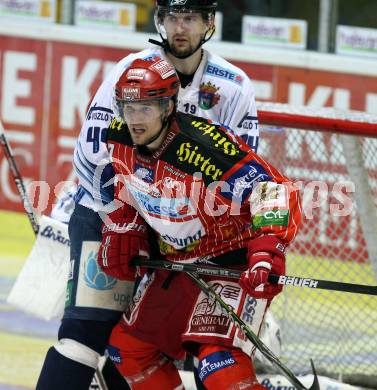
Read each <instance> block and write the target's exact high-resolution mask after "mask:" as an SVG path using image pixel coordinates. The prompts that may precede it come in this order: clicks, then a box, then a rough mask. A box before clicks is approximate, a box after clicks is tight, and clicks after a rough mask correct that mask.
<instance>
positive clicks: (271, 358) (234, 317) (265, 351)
mask: <svg viewBox="0 0 377 390" xmlns="http://www.w3.org/2000/svg"><path fill="white" fill-rule="evenodd" d="M146 262H147V260H142V259H139V258H138V259H135V260H134V261H133V264H134V265H139V266H146ZM157 262H160V263H161V261H159V260H157V261H153V260H149V261H148V263H151V264H152V265H151V266H149V267H151V268H161V267H159V266H157V267H154V266H153V264H154V263H157ZM163 263H169V262H167V261H163ZM162 268H163V269H165V270H169V268H167V267H162ZM207 268H208V267H207ZM170 270H172V271H173V270H174V271H180V272H185V273H186V274H187V275H188V276H189V277H190V278H191V279H192V280H193V281H194V283H195V284H197V285H198V286H199V288H200V289H201V290H202V291H203V292H204V293H205V294H206V295H208V296H209V297H210V298H212V299H214V300H215V301H216V302H217V303H218V304H219V305H220V306H221V307H222V308H223V309H224V310H225V311H226V312H227V314H228V316H229V317H230V318H231V320H232V321H233V322H234V324H235V325H236V326H238V327H240V328H241V330H242V331H243V332H244V334H245V335H246V337H247V338H248V339H249V340H250V341H251V342H252V343H253V344H254V345H255V346H256V348H258V349H259V351H260V352H261V353H262V354H263V355H264V356H265V357H266V358H267V359H268V360H269V361H270V362H271V363H272V364H273V365H274V366H276V367H277V368H278V369H279V370H280V371H281V372H282V374H283V375H284V376H285V377H286V378H287V379H288V380H289V381H290V382H291V384H292V385H293V386H295V388H296V389H298V390H320V387H319V382H318V378H317V374H316V372H315V368H314V364H313V361H311V366H312V370H313V375H314V382H313V384H312V386H311V387H310V388H306V387H305V386H304V385H303V384H302V383H301V382H300V381H299V380H298V378H297V377H296V376H295V375H294V374H293V372H292V371H291V370H290V369H289V368H288V367H286V366H285V365H284V364H283V363H282V362H281V361H280V360H279V358H278V357H277V356H275V354H274V353H273V352H272V351H271V350H270V349H269V348H268V347H267V346H266V345H265V344H264V343H263V342H262V340H261V339H260V338H259V337H258V336H257V335H256V334H255V333H254V332H253V331H252V330H251V329H250V328H249V326H248V325H247V324H246V323H245V322H244V321H243V320H242V319H241V318H240V317H239V316H238V315H237V314H236V313H235V312H234V311H233V309H232V307H231V306H229V305H227V304H226V303H225V302H224V301H223V300H222V298H221V297H220V296H219V295H218V294H217V293H216V292H215V291H214V290H213V289H212V288H211V287H210V286H209V285H208V284H207V283H206V282H205V281H204V280H203V279H201V278H199V276H198V273H196V272H189V271H188V270H187V269H186V270H185V269H183V267H182V268H179V269H177V267H175V268H174V269H172V268H171V269H170ZM226 271H227V270H226ZM212 275H213V274H212ZM222 276H225V275H222Z"/></svg>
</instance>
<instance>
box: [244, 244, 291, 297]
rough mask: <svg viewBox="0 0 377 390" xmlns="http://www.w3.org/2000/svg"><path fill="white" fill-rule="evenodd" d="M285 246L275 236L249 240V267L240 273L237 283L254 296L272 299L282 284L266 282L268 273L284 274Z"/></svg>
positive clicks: (280, 289) (281, 287) (279, 290)
mask: <svg viewBox="0 0 377 390" xmlns="http://www.w3.org/2000/svg"><path fill="white" fill-rule="evenodd" d="M284 250H285V246H284V244H283V243H282V242H281V241H280V240H279V239H278V238H276V237H275V236H262V237H258V238H255V239H254V240H251V241H250V243H249V247H248V261H249V268H248V269H247V270H246V271H245V272H243V273H242V275H241V278H240V281H239V284H240V286H241V287H242V288H243V289H245V290H246V291H247V293H248V294H250V295H252V296H253V297H255V298H265V299H272V298H273V297H274V296H275V295H277V294H279V293H280V292H281V291H282V289H283V286H281V285H277V284H270V283H268V281H267V280H268V275H269V274H270V272H271V273H273V274H276V275H285V256H284Z"/></svg>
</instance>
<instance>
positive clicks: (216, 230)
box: [107, 113, 301, 262]
mask: <svg viewBox="0 0 377 390" xmlns="http://www.w3.org/2000/svg"><path fill="white" fill-rule="evenodd" d="M107 143H108V148H109V150H110V154H111V156H112V164H113V166H114V169H115V172H116V174H117V180H118V185H117V186H116V188H117V191H118V194H117V195H118V198H120V199H128V202H130V200H131V203H132V205H133V207H135V208H136V209H137V210H138V211H139V212H140V214H141V215H142V216H143V218H144V219H145V220H146V221H147V223H148V224H149V225H150V226H151V227H152V228H153V230H154V231H155V232H156V233H157V236H158V238H159V247H160V251H161V253H162V254H164V255H166V257H167V258H168V259H169V260H171V261H189V262H192V261H196V260H198V259H210V258H212V257H215V256H219V255H221V254H224V253H227V252H231V251H235V250H238V249H242V248H245V247H247V242H248V240H251V239H253V238H254V237H257V236H260V235H265V234H272V235H275V236H277V237H278V238H279V239H280V240H281V241H282V242H283V243H284V244H286V245H287V244H289V242H290V241H291V240H292V239H293V238H294V236H295V234H296V232H297V229H298V226H299V223H300V219H301V208H300V200H299V191H298V189H297V188H295V187H294V186H293V184H292V183H291V182H290V181H289V180H288V179H287V178H286V177H285V176H283V175H282V174H281V173H280V172H279V171H278V170H277V169H275V168H274V167H273V166H271V165H270V164H268V163H267V162H266V161H264V160H263V159H262V158H261V157H259V156H258V155H256V154H255V153H254V152H253V151H252V150H251V148H250V147H249V146H248V145H247V144H246V143H244V142H243V141H242V140H241V139H240V138H236V137H234V136H233V135H232V134H231V133H230V132H229V131H227V130H226V129H224V128H223V127H221V126H220V125H216V124H213V123H211V122H210V121H208V120H206V119H203V118H200V117H196V116H192V115H187V114H181V113H178V114H177V115H176V116H175V117H174V119H173V120H172V123H171V124H170V128H169V131H168V134H167V136H166V138H165V141H164V142H163V144H162V145H161V147H160V148H159V149H158V150H156V151H154V152H149V151H148V150H147V149H146V148H145V147H136V146H134V145H133V144H132V141H131V138H130V135H129V133H128V130H127V127H126V125H125V124H122V123H119V122H113V123H112V124H111V126H110V128H109V129H108V133H107Z"/></svg>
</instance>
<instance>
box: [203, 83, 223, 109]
mask: <svg viewBox="0 0 377 390" xmlns="http://www.w3.org/2000/svg"><path fill="white" fill-rule="evenodd" d="M219 89H220V87H216V85H215V84H212V83H211V82H210V81H209V82H208V83H201V84H200V88H199V107H200V108H202V109H203V110H209V109H210V108H212V107H213V106H215V105H216V104H217V103H218V102H219V101H220V95H219V94H218V93H217V91H218V90H219Z"/></svg>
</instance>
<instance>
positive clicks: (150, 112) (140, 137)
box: [123, 101, 162, 146]
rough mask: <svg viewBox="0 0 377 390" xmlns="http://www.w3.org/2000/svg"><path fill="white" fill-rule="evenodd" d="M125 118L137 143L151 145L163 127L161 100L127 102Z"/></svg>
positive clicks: (124, 109)
mask: <svg viewBox="0 0 377 390" xmlns="http://www.w3.org/2000/svg"><path fill="white" fill-rule="evenodd" d="M123 113H124V118H125V120H126V123H127V126H128V129H129V131H130V134H131V138H132V141H133V143H134V144H135V145H139V146H141V145H149V144H150V142H151V140H153V139H154V138H155V136H156V135H157V134H158V133H159V132H160V130H161V127H162V111H161V106H160V104H159V102H156V101H151V102H139V103H125V104H124V107H123Z"/></svg>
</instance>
